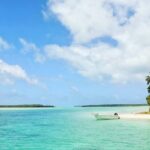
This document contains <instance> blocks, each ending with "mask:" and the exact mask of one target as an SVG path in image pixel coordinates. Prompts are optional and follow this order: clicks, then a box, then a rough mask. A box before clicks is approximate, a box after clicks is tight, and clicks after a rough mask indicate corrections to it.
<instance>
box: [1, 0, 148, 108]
mask: <svg viewBox="0 0 150 150" xmlns="http://www.w3.org/2000/svg"><path fill="white" fill-rule="evenodd" d="M148 2H149V1H148V0H142V1H141V0H132V1H131V0H93V1H91V0H30V1H27V0H13V1H10V0H1V1H0V104H49V105H56V106H74V105H86V104H127V103H145V102H146V101H145V97H146V95H147V90H146V82H145V76H146V75H148V73H149V72H150V65H149V64H150V59H149V58H150V30H149V26H150V11H149V10H150V5H148Z"/></svg>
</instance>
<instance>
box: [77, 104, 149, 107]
mask: <svg viewBox="0 0 150 150" xmlns="http://www.w3.org/2000/svg"><path fill="white" fill-rule="evenodd" d="M127 106H128V107H130V106H147V104H101V105H80V106H75V107H127Z"/></svg>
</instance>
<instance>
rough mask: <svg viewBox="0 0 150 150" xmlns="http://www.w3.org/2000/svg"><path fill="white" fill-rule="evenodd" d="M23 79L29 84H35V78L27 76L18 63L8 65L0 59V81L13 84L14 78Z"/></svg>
mask: <svg viewBox="0 0 150 150" xmlns="http://www.w3.org/2000/svg"><path fill="white" fill-rule="evenodd" d="M18 79H19V80H24V81H26V82H27V83H29V84H37V83H38V81H37V79H33V78H31V77H29V76H28V74H27V73H26V71H25V70H24V69H22V68H21V67H20V66H19V65H10V64H7V63H6V62H4V61H3V60H1V59H0V82H1V83H4V84H13V83H14V81H15V80H18Z"/></svg>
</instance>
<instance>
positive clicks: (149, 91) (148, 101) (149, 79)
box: [146, 75, 150, 112]
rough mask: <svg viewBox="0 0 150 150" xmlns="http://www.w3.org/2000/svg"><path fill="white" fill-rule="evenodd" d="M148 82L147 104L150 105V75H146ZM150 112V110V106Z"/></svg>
mask: <svg viewBox="0 0 150 150" xmlns="http://www.w3.org/2000/svg"><path fill="white" fill-rule="evenodd" d="M146 82H147V85H148V87H147V91H148V96H147V97H146V100H147V104H148V105H150V76H149V75H148V76H146ZM149 112H150V108H149Z"/></svg>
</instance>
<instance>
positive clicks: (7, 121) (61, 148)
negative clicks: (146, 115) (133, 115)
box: [0, 107, 150, 150]
mask: <svg viewBox="0 0 150 150" xmlns="http://www.w3.org/2000/svg"><path fill="white" fill-rule="evenodd" d="M145 109H148V108H147V107H110V108H109V107H107V108H106V107H99V108H72V109H56V108H54V109H35V110H34V109H29V110H0V150H149V149H150V121H148V120H142V121H141V120H139V121H138V120H109V121H96V120H95V118H94V117H93V115H92V114H93V112H108V113H111V112H134V111H141V110H145Z"/></svg>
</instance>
